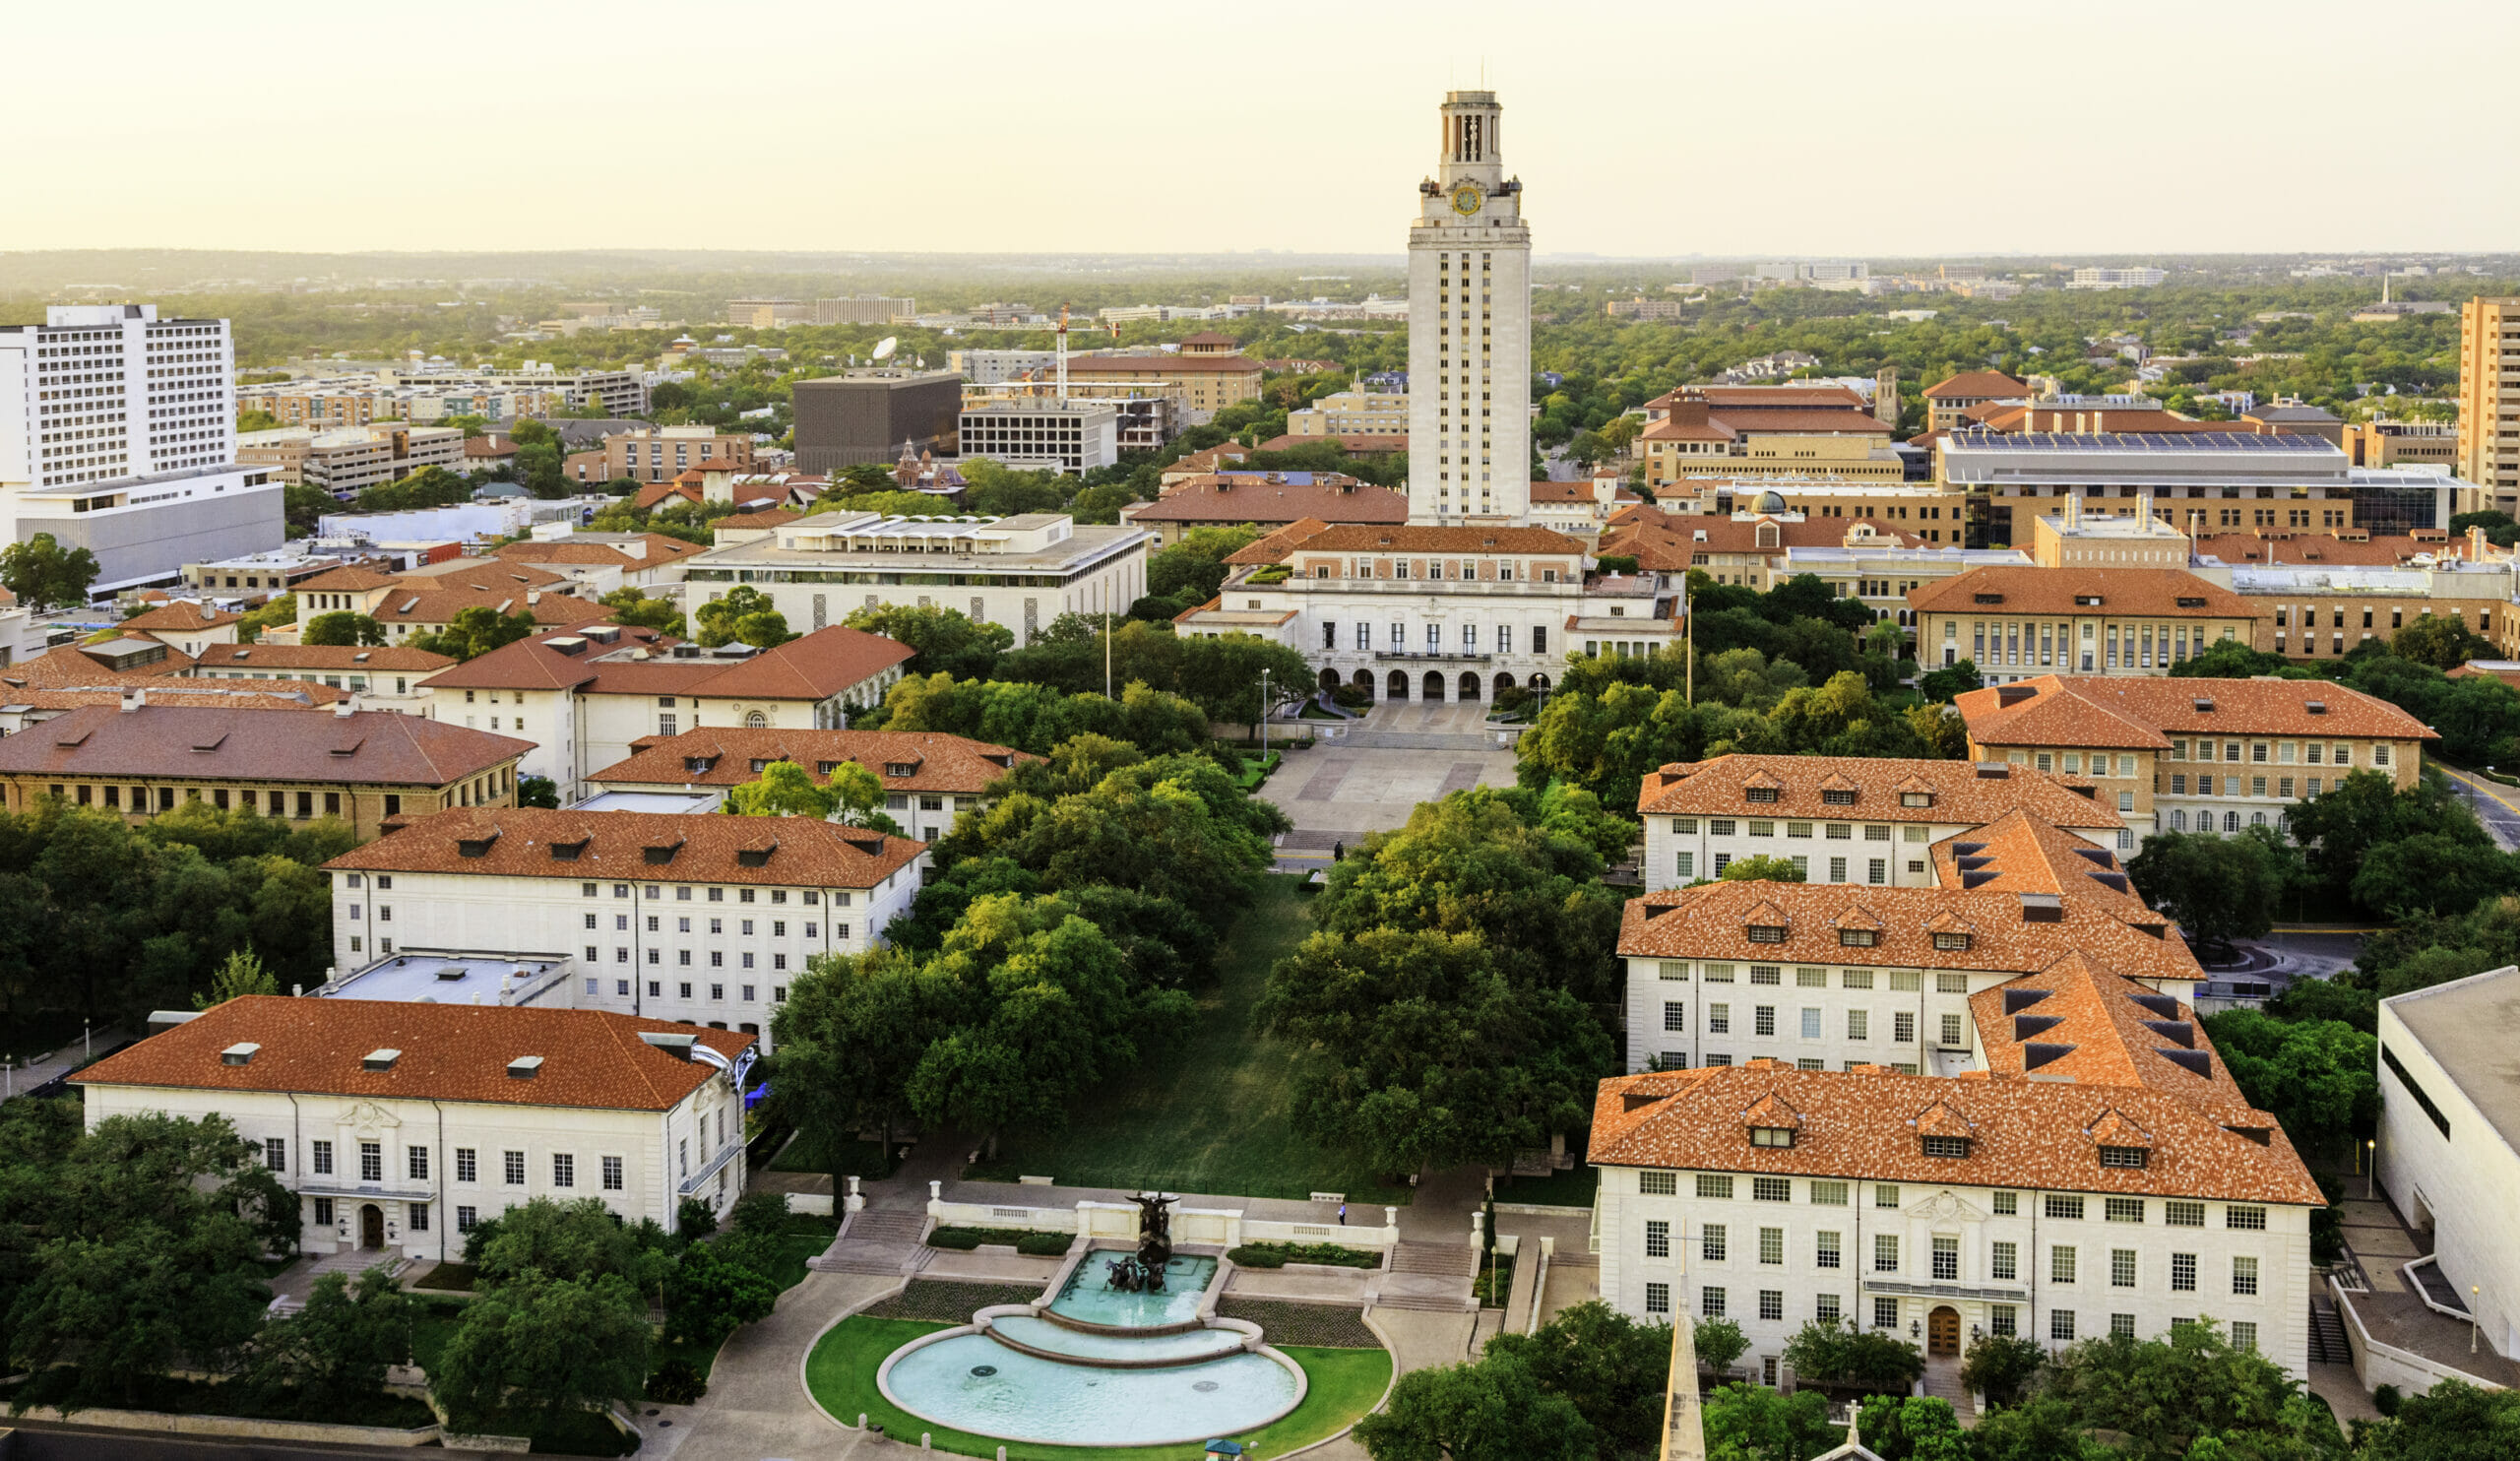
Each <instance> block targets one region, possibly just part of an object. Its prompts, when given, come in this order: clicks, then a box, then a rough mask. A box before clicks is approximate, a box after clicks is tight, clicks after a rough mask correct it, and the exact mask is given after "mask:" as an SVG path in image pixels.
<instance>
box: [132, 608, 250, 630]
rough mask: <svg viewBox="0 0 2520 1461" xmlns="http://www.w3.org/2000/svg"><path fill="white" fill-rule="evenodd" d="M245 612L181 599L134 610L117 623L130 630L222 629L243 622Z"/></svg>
mask: <svg viewBox="0 0 2520 1461" xmlns="http://www.w3.org/2000/svg"><path fill="white" fill-rule="evenodd" d="M244 617H245V616H244V615H243V614H240V613H227V612H225V611H223V610H221V609H215V608H211V607H209V606H208V605H206V604H203V603H200V602H199V601H197V600H192V599H178V600H176V601H174V602H173V603H168V604H165V605H164V606H162V607H158V608H153V609H151V610H149V612H147V613H144V614H134V615H132V616H131V617H130V618H127V619H125V620H123V621H122V622H121V623H120V624H117V625H115V626H114V627H116V628H118V629H120V630H122V631H123V632H124V633H126V634H182V633H185V632H188V631H192V630H201V629H219V628H224V627H225V626H227V625H229V624H234V623H238V622H241V621H242V620H243V619H244Z"/></svg>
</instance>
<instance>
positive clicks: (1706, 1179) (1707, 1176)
mask: <svg viewBox="0 0 2520 1461" xmlns="http://www.w3.org/2000/svg"><path fill="white" fill-rule="evenodd" d="M1697 1195H1698V1196H1699V1197H1700V1198H1701V1199H1712V1200H1715V1201H1719V1202H1730V1201H1731V1200H1732V1199H1733V1178H1731V1177H1729V1176H1717V1175H1714V1174H1713V1173H1706V1172H1701V1173H1699V1174H1698V1175H1697Z"/></svg>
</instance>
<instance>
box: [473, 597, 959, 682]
mask: <svg viewBox="0 0 2520 1461" xmlns="http://www.w3.org/2000/svg"><path fill="white" fill-rule="evenodd" d="M546 602H547V601H546ZM581 606H583V605H581ZM621 636H622V642H621V643H619V644H617V645H606V644H600V643H591V644H588V645H587V646H586V647H585V648H584V649H582V650H579V651H577V652H576V653H568V652H567V651H566V650H565V648H555V647H554V646H553V645H552V643H551V641H552V640H553V639H554V638H569V637H572V636H567V635H549V634H543V635H537V636H536V637H534V638H532V639H520V640H518V641H517V642H516V643H514V644H509V645H502V646H500V647H499V648H497V649H495V650H492V651H491V652H490V653H488V654H486V655H483V656H481V657H480V658H478V659H475V660H471V661H467V662H466V663H464V664H462V665H459V666H457V667H454V668H452V669H447V670H442V671H440V672H439V673H437V674H435V675H433V676H431V677H430V679H429V687H430V688H431V689H456V690H466V689H494V690H508V689H516V690H552V689H561V688H565V687H568V686H587V687H588V688H587V691H586V693H588V694H595V695H608V694H630V695H693V696H712V697H716V698H719V699H752V700H809V701H819V700H828V699H830V698H831V697H832V696H834V695H838V694H842V693H844V692H846V691H848V690H849V689H851V687H853V686H856V685H858V684H861V683H863V682H864V681H866V680H869V679H872V678H874V677H875V676H877V675H880V674H882V673H883V672H884V671H885V670H887V669H890V668H892V667H894V666H896V665H900V664H902V663H904V662H906V661H908V660H909V659H910V658H911V656H912V655H913V654H914V653H915V651H914V650H912V649H911V648H910V647H909V646H908V645H905V644H902V643H901V642H899V641H898V640H893V639H887V638H885V637H884V636H883V635H880V634H868V633H866V632H865V631H864V630H861V629H851V628H849V627H848V626H847V625H843V624H834V625H831V626H830V627H828V628H824V629H817V630H815V631H814V632H813V633H811V634H807V635H803V636H801V637H799V638H796V639H791V640H789V641H788V642H787V643H786V644H783V645H780V646H778V647H777V648H775V649H769V650H764V651H762V652H761V653H759V654H756V655H753V656H751V657H749V658H746V659H741V660H725V659H719V658H716V657H714V656H712V655H709V654H708V653H706V652H703V653H702V654H700V655H697V656H695V657H692V658H689V659H682V658H676V657H673V656H671V655H669V654H662V653H660V654H659V655H658V657H657V658H653V659H648V660H633V659H628V658H623V657H622V652H623V651H625V650H630V649H636V648H647V649H650V650H652V651H664V650H667V649H669V648H670V647H671V646H672V645H673V644H674V641H671V640H667V639H663V638H662V636H660V635H658V634H657V633H656V631H654V630H645V629H635V628H623V629H622V630H621Z"/></svg>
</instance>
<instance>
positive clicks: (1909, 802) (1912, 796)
mask: <svg viewBox="0 0 2520 1461" xmlns="http://www.w3.org/2000/svg"><path fill="white" fill-rule="evenodd" d="M1899 804H1900V805H1901V806H1931V805H1933V794H1932V793H1931V792H1902V793H1900V794H1899Z"/></svg>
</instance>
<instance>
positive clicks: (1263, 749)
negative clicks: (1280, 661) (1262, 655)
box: [1260, 669, 1269, 761]
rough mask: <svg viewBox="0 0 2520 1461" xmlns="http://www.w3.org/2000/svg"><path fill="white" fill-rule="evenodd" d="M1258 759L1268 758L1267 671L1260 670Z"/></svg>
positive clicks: (1264, 759)
mask: <svg viewBox="0 0 2520 1461" xmlns="http://www.w3.org/2000/svg"><path fill="white" fill-rule="evenodd" d="M1260 759H1261V760H1262V761H1266V760H1268V759H1269V671H1268V670H1266V669H1262V670H1261V671H1260Z"/></svg>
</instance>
